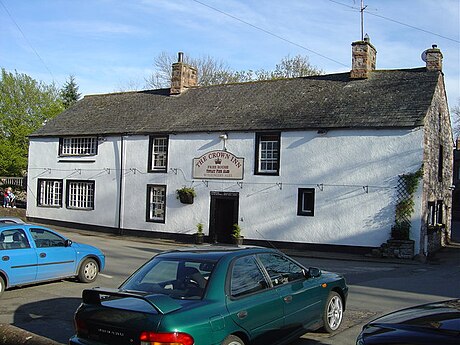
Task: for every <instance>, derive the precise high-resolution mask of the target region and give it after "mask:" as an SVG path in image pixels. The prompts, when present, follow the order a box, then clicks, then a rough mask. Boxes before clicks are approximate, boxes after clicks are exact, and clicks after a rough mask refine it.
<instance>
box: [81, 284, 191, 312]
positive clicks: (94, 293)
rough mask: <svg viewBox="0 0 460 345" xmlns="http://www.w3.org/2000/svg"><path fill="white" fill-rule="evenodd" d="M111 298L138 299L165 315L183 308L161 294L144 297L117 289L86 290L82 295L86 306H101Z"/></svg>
mask: <svg viewBox="0 0 460 345" xmlns="http://www.w3.org/2000/svg"><path fill="white" fill-rule="evenodd" d="M109 297H119V298H137V299H140V300H143V301H145V302H147V303H148V304H150V305H151V306H152V307H153V308H155V310H156V311H158V312H159V313H160V314H163V315H164V314H168V313H171V312H173V311H176V310H179V309H181V308H182V305H180V304H179V303H178V302H177V301H175V300H174V299H172V298H171V297H169V296H166V295H160V294H153V295H143V294H137V293H133V292H125V291H120V290H116V289H105V290H102V289H100V288H94V289H85V290H83V293H82V299H83V303H85V304H93V305H101V302H102V301H103V300H104V299H106V298H109Z"/></svg>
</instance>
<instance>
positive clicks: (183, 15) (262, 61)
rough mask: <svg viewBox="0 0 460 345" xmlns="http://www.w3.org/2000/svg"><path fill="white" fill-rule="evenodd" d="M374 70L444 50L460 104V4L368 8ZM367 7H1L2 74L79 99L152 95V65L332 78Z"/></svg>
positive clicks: (269, 2)
mask: <svg viewBox="0 0 460 345" xmlns="http://www.w3.org/2000/svg"><path fill="white" fill-rule="evenodd" d="M364 5H365V7H366V8H365V11H364V33H367V34H368V35H369V37H370V40H371V43H372V44H373V45H374V46H375V48H376V49H377V69H399V68H415V67H422V66H425V63H424V62H423V61H422V60H421V57H420V56H421V54H422V52H423V51H424V50H425V49H428V48H430V47H431V46H432V45H433V44H437V46H438V48H440V49H441V52H442V53H443V56H444V60H443V72H444V74H445V83H446V89H447V94H448V103H449V107H450V108H452V107H453V106H455V105H458V104H460V1H459V0H436V1H435V0H404V1H401V0H364ZM360 6H361V2H360V0H290V1H280V0H78V1H71V0H0V32H1V35H0V67H2V68H5V69H6V70H7V71H11V72H13V71H15V70H16V71H17V72H19V73H25V74H27V75H29V76H31V77H32V78H34V79H36V80H38V81H43V82H45V83H53V82H54V83H55V84H56V85H57V86H58V87H62V85H64V83H65V81H66V80H67V79H68V78H69V76H70V75H73V76H75V79H76V82H77V84H78V86H79V91H80V92H81V93H82V95H83V96H84V95H89V94H99V93H109V92H116V91H120V90H129V89H133V88H134V89H144V88H146V81H145V80H146V78H148V76H149V75H151V74H152V73H153V71H154V59H155V57H157V56H158V55H159V54H161V53H162V52H166V53H167V54H170V55H173V56H176V55H177V52H179V51H183V52H184V53H185V54H186V55H189V56H192V57H204V56H210V57H212V58H213V59H215V60H218V61H223V62H224V63H226V64H227V65H228V66H229V67H231V68H232V69H234V70H258V69H266V70H271V69H273V68H274V67H275V65H276V64H277V63H279V62H280V60H281V59H282V58H284V57H286V56H291V57H293V56H296V55H299V54H300V55H303V56H308V58H309V60H310V62H311V64H312V65H313V66H315V67H317V68H319V69H321V70H323V71H324V72H325V73H327V74H329V73H337V72H346V71H349V70H350V69H351V43H352V42H354V41H358V40H360V39H361V14H360Z"/></svg>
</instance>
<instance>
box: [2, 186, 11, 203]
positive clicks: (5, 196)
mask: <svg viewBox="0 0 460 345" xmlns="http://www.w3.org/2000/svg"><path fill="white" fill-rule="evenodd" d="M9 204H10V199H9V196H8V188H7V189H5V190H4V191H3V207H8V205H9Z"/></svg>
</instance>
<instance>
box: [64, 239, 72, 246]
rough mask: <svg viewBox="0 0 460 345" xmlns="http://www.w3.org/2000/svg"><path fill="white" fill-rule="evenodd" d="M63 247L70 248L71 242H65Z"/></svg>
mask: <svg viewBox="0 0 460 345" xmlns="http://www.w3.org/2000/svg"><path fill="white" fill-rule="evenodd" d="M64 246H65V247H71V246H72V240H65V243H64Z"/></svg>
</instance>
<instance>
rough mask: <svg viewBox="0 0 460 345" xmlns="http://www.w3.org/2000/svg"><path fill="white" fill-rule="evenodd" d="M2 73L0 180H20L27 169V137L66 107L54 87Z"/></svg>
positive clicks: (0, 92)
mask: <svg viewBox="0 0 460 345" xmlns="http://www.w3.org/2000/svg"><path fill="white" fill-rule="evenodd" d="M1 72H2V73H1V79H0V176H5V175H6V176H21V175H23V174H24V173H25V171H26V169H27V153H28V144H29V142H28V136H29V135H30V134H31V133H32V132H33V131H35V130H36V129H38V128H39V127H41V126H42V125H43V124H44V123H45V121H46V120H48V119H51V118H53V117H54V116H56V115H57V114H59V113H60V112H62V111H63V110H64V106H63V104H62V101H61V99H60V97H59V91H58V89H57V88H56V87H55V85H54V84H51V85H47V84H45V83H43V82H37V81H36V80H34V79H33V78H31V77H30V76H28V75H26V74H20V73H18V72H17V71H15V72H14V73H11V72H7V71H6V70H5V69H4V68H2V71H1Z"/></svg>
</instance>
